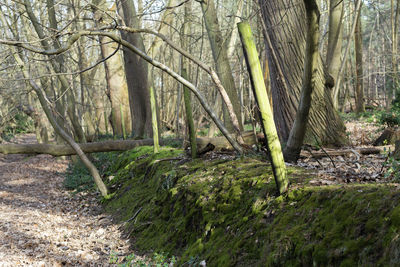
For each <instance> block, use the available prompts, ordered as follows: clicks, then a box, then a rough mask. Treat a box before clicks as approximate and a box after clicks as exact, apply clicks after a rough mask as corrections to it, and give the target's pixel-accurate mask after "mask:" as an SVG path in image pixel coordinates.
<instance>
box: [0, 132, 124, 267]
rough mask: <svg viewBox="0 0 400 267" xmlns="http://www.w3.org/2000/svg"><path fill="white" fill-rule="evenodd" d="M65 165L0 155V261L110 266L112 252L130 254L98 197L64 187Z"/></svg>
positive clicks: (46, 158)
mask: <svg viewBox="0 0 400 267" xmlns="http://www.w3.org/2000/svg"><path fill="white" fill-rule="evenodd" d="M31 139H32V137H31V136H28V137H25V138H24V139H23V140H20V141H19V143H21V141H23V142H30V141H31ZM67 165H68V162H67V161H66V160H60V159H56V158H53V157H51V156H47V155H39V156H27V155H6V156H5V155H1V154H0V266H109V255H110V253H117V254H119V255H124V254H126V253H127V251H128V246H129V243H128V241H127V240H123V239H121V232H120V231H119V230H118V225H115V224H113V223H112V220H111V218H110V217H109V216H106V215H104V214H101V213H100V209H101V208H100V207H99V205H98V204H97V203H96V199H95V197H94V196H88V195H86V196H84V195H75V196H72V195H71V194H70V193H68V192H65V191H64V189H63V185H62V182H63V176H62V173H63V172H64V171H65V170H66V168H67Z"/></svg>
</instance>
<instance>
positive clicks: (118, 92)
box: [92, 0, 132, 136]
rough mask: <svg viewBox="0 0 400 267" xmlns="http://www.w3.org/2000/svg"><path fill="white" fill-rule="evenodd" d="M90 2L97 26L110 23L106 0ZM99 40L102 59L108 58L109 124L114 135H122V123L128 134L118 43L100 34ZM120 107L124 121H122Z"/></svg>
mask: <svg viewBox="0 0 400 267" xmlns="http://www.w3.org/2000/svg"><path fill="white" fill-rule="evenodd" d="M92 4H93V6H95V7H96V8H95V9H94V10H93V11H94V16H95V20H96V24H97V26H98V27H102V26H105V25H108V24H109V23H111V20H110V19H109V17H108V16H107V15H106V13H105V12H106V11H107V2H106V0H93V2H92ZM99 40H100V47H101V54H102V56H103V59H105V58H108V59H107V60H106V61H105V62H104V69H105V74H106V80H107V96H108V98H109V100H110V102H111V112H112V114H113V119H112V120H111V126H112V128H113V132H114V134H115V135H119V136H122V135H123V130H122V124H124V125H125V127H126V128H125V129H126V132H127V133H129V134H130V133H131V132H132V121H131V114H130V106H129V93H128V84H127V82H126V77H125V69H124V63H123V58H122V55H121V53H120V52H119V51H117V50H118V49H119V45H118V44H116V43H115V42H113V41H112V40H110V39H109V38H107V37H102V36H100V37H99ZM121 107H122V115H123V117H124V122H122V116H121V111H120V110H121Z"/></svg>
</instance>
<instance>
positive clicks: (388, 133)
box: [373, 128, 400, 146]
mask: <svg viewBox="0 0 400 267" xmlns="http://www.w3.org/2000/svg"><path fill="white" fill-rule="evenodd" d="M398 140H400V130H395V129H393V128H387V129H385V130H384V131H383V133H382V134H381V135H380V136H379V137H378V138H377V139H376V140H375V142H374V143H373V145H374V146H382V145H391V144H394V143H395V142H396V141H398Z"/></svg>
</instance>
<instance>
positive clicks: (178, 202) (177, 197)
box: [105, 147, 400, 266]
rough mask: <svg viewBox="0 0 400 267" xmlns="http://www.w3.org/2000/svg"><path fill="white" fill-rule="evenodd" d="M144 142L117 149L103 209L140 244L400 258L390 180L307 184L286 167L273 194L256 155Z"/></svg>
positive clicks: (245, 259)
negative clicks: (205, 152)
mask: <svg viewBox="0 0 400 267" xmlns="http://www.w3.org/2000/svg"><path fill="white" fill-rule="evenodd" d="M181 154H182V151H181V150H177V149H174V148H168V147H164V148H162V151H161V153H159V154H157V155H153V153H152V148H151V147H141V148H137V149H135V150H131V151H128V152H125V153H122V154H120V155H119V156H118V157H117V156H116V158H115V163H114V164H113V165H112V166H110V167H109V168H108V170H107V175H109V176H110V175H112V176H114V178H113V179H112V180H111V181H109V184H108V186H109V187H110V188H111V190H112V192H113V196H112V197H111V198H110V199H109V200H106V201H105V207H106V210H107V211H108V212H110V213H113V214H115V215H116V216H117V217H118V218H119V219H120V220H121V221H122V222H126V223H125V227H126V232H127V233H128V234H129V235H130V237H132V239H133V242H134V246H135V248H137V249H140V250H142V251H143V252H163V253H169V254H170V255H176V256H179V262H178V265H179V266H182V265H183V266H190V265H192V266H195V265H196V264H199V263H200V262H201V261H203V260H205V262H206V263H207V266H313V265H314V266H400V235H399V234H400V230H399V229H400V228H399V227H400V205H399V200H400V191H399V189H398V187H397V186H395V185H389V184H387V185H378V184H368V185H346V186H344V185H337V186H325V187H315V186H311V185H309V184H308V181H309V180H310V179H312V178H315V177H311V175H310V174H309V173H307V172H306V171H304V170H301V169H297V168H289V177H290V179H291V189H290V192H289V193H288V194H287V195H285V196H280V197H277V196H276V188H275V184H274V180H273V176H272V171H271V168H270V166H269V164H268V163H267V162H266V161H265V160H263V159H262V158H258V157H243V158H241V157H238V158H236V159H229V160H227V159H225V160H224V159H216V160H202V159H197V160H182V159H181V158H180V155H181Z"/></svg>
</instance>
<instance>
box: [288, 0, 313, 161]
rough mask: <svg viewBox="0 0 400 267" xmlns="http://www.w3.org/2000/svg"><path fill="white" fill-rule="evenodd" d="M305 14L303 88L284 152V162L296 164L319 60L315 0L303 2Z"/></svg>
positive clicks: (304, 132) (306, 124) (305, 127)
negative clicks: (305, 35) (305, 33)
mask: <svg viewBox="0 0 400 267" xmlns="http://www.w3.org/2000/svg"><path fill="white" fill-rule="evenodd" d="M304 4H305V7H306V14H307V28H306V32H307V41H306V53H305V61H304V76H303V86H302V89H301V93H300V103H299V108H298V110H297V113H296V118H295V120H294V123H293V127H292V129H291V130H290V134H289V139H288V142H287V144H286V148H285V150H284V156H285V160H286V161H289V162H297V160H298V159H299V157H300V151H301V147H302V145H303V141H304V136H305V134H306V129H307V126H308V115H309V112H310V108H311V95H312V93H313V91H314V90H315V88H314V86H315V85H316V83H317V76H316V74H317V73H318V59H319V50H318V47H319V18H320V13H319V10H318V5H317V3H316V2H315V0H304Z"/></svg>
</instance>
